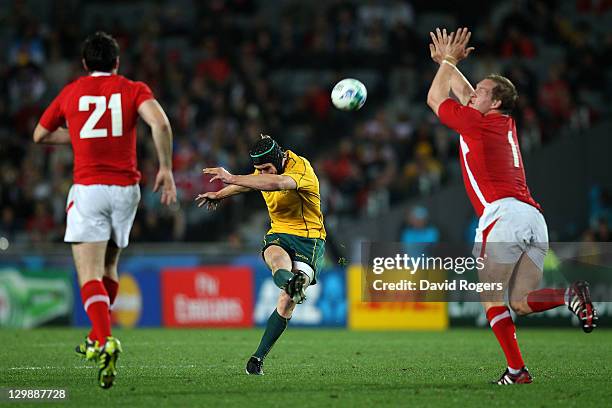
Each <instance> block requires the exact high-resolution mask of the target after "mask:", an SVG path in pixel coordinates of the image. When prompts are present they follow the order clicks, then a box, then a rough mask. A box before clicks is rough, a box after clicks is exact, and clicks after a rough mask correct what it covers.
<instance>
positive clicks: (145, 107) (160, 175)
mask: <svg viewBox="0 0 612 408" xmlns="http://www.w3.org/2000/svg"><path fill="white" fill-rule="evenodd" d="M138 114H139V115H140V117H141V118H142V119H143V120H144V121H145V122H146V123H147V124H148V125H149V126H150V127H151V133H152V134H153V142H154V143H155V150H156V151H157V158H158V159H159V171H158V172H157V176H156V178H155V185H154V186H153V191H157V190H159V188H160V187H161V189H162V196H161V203H162V204H166V205H170V204H172V203H175V202H176V186H175V185H174V177H173V176H172V128H171V127H170V121H169V120H168V117H167V116H166V113H165V112H164V110H163V109H162V107H161V105H160V104H159V103H158V102H157V101H156V100H155V99H149V100H146V101H144V102H143V103H141V104H140V106H139V107H138Z"/></svg>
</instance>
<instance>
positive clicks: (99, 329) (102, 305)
mask: <svg viewBox="0 0 612 408" xmlns="http://www.w3.org/2000/svg"><path fill="white" fill-rule="evenodd" d="M81 299H82V300H83V307H84V308H85V312H86V313H87V316H89V320H91V326H92V332H93V338H92V337H90V339H91V340H94V341H95V340H98V341H99V342H100V345H103V344H104V343H105V342H106V338H107V337H108V336H110V335H111V324H110V314H109V312H108V307H109V303H110V301H109V299H108V293H107V292H106V289H105V288H104V285H103V284H102V282H100V281H99V280H95V279H94V280H90V281H88V282H85V284H84V285H83V286H82V287H81ZM91 334H92V333H90V335H91Z"/></svg>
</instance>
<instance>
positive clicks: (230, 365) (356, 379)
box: [0, 329, 612, 408]
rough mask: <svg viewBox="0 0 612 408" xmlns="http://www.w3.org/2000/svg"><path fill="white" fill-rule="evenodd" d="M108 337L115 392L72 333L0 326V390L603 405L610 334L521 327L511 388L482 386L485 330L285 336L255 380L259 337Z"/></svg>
mask: <svg viewBox="0 0 612 408" xmlns="http://www.w3.org/2000/svg"><path fill="white" fill-rule="evenodd" d="M114 334H115V335H116V336H117V337H118V338H119V339H121V341H122V344H123V351H124V352H123V354H122V355H121V358H120V360H119V374H118V377H117V380H116V382H115V385H114V386H113V388H111V389H110V390H102V389H100V388H98V387H97V385H96V384H95V377H96V374H97V372H96V370H95V369H94V368H93V366H91V365H88V364H86V363H85V362H83V361H82V360H81V359H80V358H79V357H78V356H77V355H76V354H75V353H74V352H73V351H72V350H73V348H74V346H75V344H76V343H77V342H78V340H79V339H80V338H81V337H82V336H83V335H84V331H83V330H77V329H38V330H31V331H17V330H0V345H1V350H2V353H1V358H0V387H22V388H52V387H53V388H57V387H61V388H66V389H68V392H69V396H70V397H69V401H68V402H67V403H66V404H67V405H72V406H81V407H86V406H89V407H93V406H99V407H114V406H119V405H121V406H131V407H140V406H148V407H150V408H152V407H155V408H157V407H161V406H177V407H191V406H243V407H244V406H249V407H250V406H281V405H290V406H296V407H297V406H317V407H322V406H351V407H354V406H369V407H380V406H434V407H438V406H440V407H442V406H447V407H457V406H460V407H462V408H463V407H467V406H483V405H487V406H510V405H511V404H512V406H516V407H520V406H529V407H532V406H539V407H553V406H554V407H558V406H602V405H605V404H609V402H610V398H611V397H612V390H611V387H610V378H611V377H612V368H611V367H610V364H609V363H610V361H611V360H612V350H611V348H610V345H611V344H612V331H606V330H598V331H595V332H594V333H592V334H590V335H585V334H583V333H582V332H580V331H579V330H577V329H574V330H569V329H568V330H552V329H550V330H542V329H538V330H535V329H523V330H520V331H519V333H518V335H519V341H520V343H521V345H522V350H523V356H524V357H525V360H526V362H527V365H528V367H529V368H530V371H531V373H532V375H533V376H534V379H535V382H534V383H533V384H531V385H523V386H510V387H500V386H494V385H490V384H488V381H490V380H493V379H497V377H498V376H499V375H500V374H501V372H502V370H503V368H504V361H503V356H502V354H501V351H500V350H499V349H498V345H497V343H496V341H495V338H494V336H493V334H492V333H491V332H490V331H488V330H476V329H474V330H456V329H453V330H449V331H447V332H439V333H429V332H352V331H347V330H306V329H290V330H288V331H287V332H286V333H285V334H284V336H283V337H282V338H281V339H280V340H279V342H278V343H277V344H276V346H275V348H274V349H273V350H272V352H271V353H270V355H269V356H268V358H267V360H266V364H265V366H264V370H265V373H266V375H265V376H263V377H261V376H260V377H258V376H247V375H246V374H245V373H244V365H245V362H246V360H247V358H248V357H249V355H250V353H251V352H253V350H254V349H255V348H256V345H257V342H258V341H259V337H260V334H261V330H259V329H256V330H169V329H152V330H115V332H114ZM11 405H19V406H24V405H25V404H23V403H20V404H11ZM30 405H33V406H40V405H38V403H36V404H30Z"/></svg>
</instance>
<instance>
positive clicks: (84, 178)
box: [40, 72, 153, 186]
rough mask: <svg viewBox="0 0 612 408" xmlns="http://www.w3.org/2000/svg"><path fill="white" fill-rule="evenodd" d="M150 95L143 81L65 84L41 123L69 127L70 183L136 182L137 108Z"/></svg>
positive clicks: (101, 77) (87, 79) (90, 79)
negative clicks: (70, 153) (71, 180)
mask: <svg viewBox="0 0 612 408" xmlns="http://www.w3.org/2000/svg"><path fill="white" fill-rule="evenodd" d="M148 99H153V93H152V92H151V90H150V89H149V87H148V86H147V85H146V84H144V83H142V82H133V81H130V80H129V79H127V78H125V77H123V76H121V75H112V74H108V73H101V72H94V73H93V74H91V75H89V76H84V77H81V78H79V79H77V80H76V81H74V82H72V83H70V84H68V85H66V86H65V87H64V89H62V91H61V92H60V94H59V95H58V96H57V98H55V100H54V101H53V102H52V103H51V105H49V107H48V108H47V110H46V111H45V113H44V114H43V116H42V118H41V119H40V124H41V125H42V126H43V127H44V128H45V129H47V130H49V131H51V132H52V131H55V130H56V129H57V128H58V127H59V126H61V125H63V124H64V123H65V124H66V126H68V131H69V132H70V139H71V142H72V149H73V151H74V183H75V184H85V185H90V184H106V185H119V186H127V185H132V184H136V183H138V182H139V180H140V172H139V171H138V169H137V167H136V122H137V120H138V107H139V106H140V104H141V103H143V102H144V101H146V100H148Z"/></svg>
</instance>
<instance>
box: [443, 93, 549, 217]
mask: <svg viewBox="0 0 612 408" xmlns="http://www.w3.org/2000/svg"><path fill="white" fill-rule="evenodd" d="M438 116H439V117H440V120H441V121H442V123H443V124H445V125H446V126H448V127H450V128H451V129H453V130H456V131H457V132H459V142H460V151H459V160H460V162H461V172H462V174H463V183H464V184H465V189H466V191H467V194H468V196H469V198H470V201H471V202H472V206H473V207H474V210H475V211H476V213H477V214H478V216H481V215H482V213H483V211H484V209H485V207H486V206H487V205H489V204H490V203H492V202H493V201H496V200H499V199H502V198H507V197H514V198H516V199H517V200H520V201H523V202H525V203H527V204H530V205H532V206H534V207H535V208H537V209H538V210H540V211H542V209H541V207H540V205H539V204H538V203H537V202H536V201H535V200H534V199H533V197H531V193H530V192H529V188H528V187H527V181H526V179H525V169H524V167H523V158H522V157H521V150H520V148H519V144H518V138H517V133H516V123H515V121H514V119H513V118H512V116H509V115H503V114H500V113H490V114H488V115H483V114H482V113H480V112H479V111H478V110H476V109H474V108H472V107H469V106H463V105H461V104H459V103H458V102H457V101H455V100H453V99H450V98H449V99H446V100H445V101H444V102H442V104H440V106H439V108H438Z"/></svg>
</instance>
